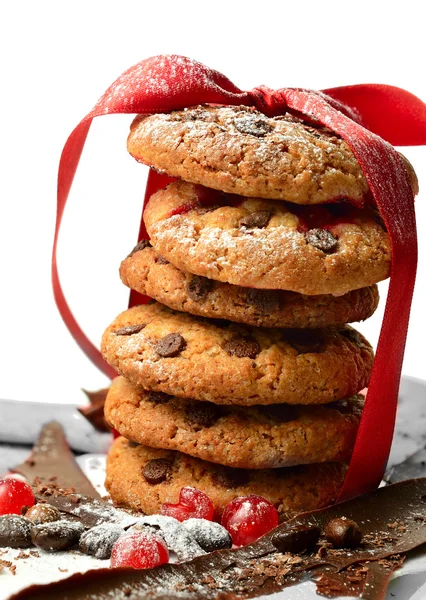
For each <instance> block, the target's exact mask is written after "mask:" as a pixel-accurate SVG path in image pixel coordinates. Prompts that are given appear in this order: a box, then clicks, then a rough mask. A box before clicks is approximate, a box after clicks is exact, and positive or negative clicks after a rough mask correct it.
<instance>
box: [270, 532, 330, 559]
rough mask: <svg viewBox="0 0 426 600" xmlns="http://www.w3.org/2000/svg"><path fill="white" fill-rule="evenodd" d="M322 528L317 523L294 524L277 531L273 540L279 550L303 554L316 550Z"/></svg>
mask: <svg viewBox="0 0 426 600" xmlns="http://www.w3.org/2000/svg"><path fill="white" fill-rule="evenodd" d="M320 535H321V530H320V528H319V527H317V526H316V525H293V526H291V527H289V528H288V529H286V530H285V531H277V532H276V533H274V534H273V535H272V537H271V542H272V544H273V545H274V546H275V548H276V549H277V550H278V551H279V552H283V553H285V552H291V553H292V554H301V553H302V552H311V551H312V550H314V548H315V546H316V544H317V542H318V540H319V537H320Z"/></svg>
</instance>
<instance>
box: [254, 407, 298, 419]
mask: <svg viewBox="0 0 426 600" xmlns="http://www.w3.org/2000/svg"><path fill="white" fill-rule="evenodd" d="M261 411H262V412H263V414H265V415H266V416H267V417H269V418H270V419H273V420H274V421H278V422H279V423H288V422H290V421H295V420H296V419H297V418H298V416H299V410H298V408H297V406H292V405H290V404H270V405H269V406H262V407H261Z"/></svg>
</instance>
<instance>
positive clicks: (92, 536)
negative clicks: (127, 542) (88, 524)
mask: <svg viewBox="0 0 426 600" xmlns="http://www.w3.org/2000/svg"><path fill="white" fill-rule="evenodd" d="M123 533H124V529H122V528H121V527H120V526H119V525H115V524H114V523H103V524H102V525H97V526H96V527H92V528H91V529H89V531H85V532H84V533H83V534H82V536H81V537H80V542H79V545H78V549H79V550H80V552H83V554H90V555H91V556H94V557H95V558H99V559H106V558H110V556H111V551H112V547H113V546H114V544H115V542H116V541H117V540H118V538H119V537H120V536H122V535H123Z"/></svg>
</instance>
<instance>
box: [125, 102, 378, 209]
mask: <svg viewBox="0 0 426 600" xmlns="http://www.w3.org/2000/svg"><path fill="white" fill-rule="evenodd" d="M127 148H128V151H129V152H130V154H131V155H132V156H133V157H134V158H136V159H137V160H138V161H140V162H143V163H145V164H147V165H149V166H152V167H154V168H155V169H157V170H159V171H163V172H165V173H167V174H168V175H171V176H173V177H181V178H182V179H184V180H185V181H189V182H191V183H201V184H202V185H205V186H207V187H211V188H214V189H217V190H222V191H224V192H228V193H234V194H241V195H244V196H253V197H259V198H270V199H275V200H287V201H288V202H295V203H297V204H320V203H323V202H330V201H335V200H338V199H343V198H345V199H350V200H351V201H353V202H355V203H359V204H360V203H362V202H363V200H364V197H365V195H366V194H367V193H368V192H369V187H368V183H367V180H366V179H365V177H364V174H363V172H362V170H361V167H360V166H359V164H358V161H357V160H356V158H355V156H354V155H353V153H352V150H351V149H350V147H349V146H348V144H347V143H346V142H345V141H344V140H343V139H341V138H340V137H338V136H337V135H336V134H335V133H334V132H333V131H331V130H329V129H327V128H325V127H322V126H319V125H318V126H316V125H315V126H313V125H312V124H306V123H304V122H303V121H301V120H300V119H298V118H296V117H293V116H291V115H288V114H286V115H284V116H278V117H266V116H265V115H264V114H262V113H260V112H258V111H257V110H255V109H253V108H249V107H246V106H221V107H217V106H197V107H193V108H188V109H185V110H181V111H174V112H171V113H167V114H154V115H139V116H138V117H136V119H135V120H134V121H133V123H132V125H131V130H130V135H129V138H128V142H127Z"/></svg>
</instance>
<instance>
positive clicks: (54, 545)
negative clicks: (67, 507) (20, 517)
mask: <svg viewBox="0 0 426 600" xmlns="http://www.w3.org/2000/svg"><path fill="white" fill-rule="evenodd" d="M83 532H84V525H82V523H80V522H78V521H55V522H54V523H42V524H41V525H34V526H33V527H32V528H31V539H32V542H33V544H34V545H35V546H37V547H38V548H41V549H42V550H47V551H48V552H59V551H61V550H66V549H67V548H70V547H71V546H74V545H75V544H77V543H78V541H79V539H80V536H81V534H82V533H83Z"/></svg>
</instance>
